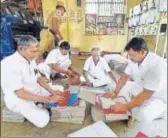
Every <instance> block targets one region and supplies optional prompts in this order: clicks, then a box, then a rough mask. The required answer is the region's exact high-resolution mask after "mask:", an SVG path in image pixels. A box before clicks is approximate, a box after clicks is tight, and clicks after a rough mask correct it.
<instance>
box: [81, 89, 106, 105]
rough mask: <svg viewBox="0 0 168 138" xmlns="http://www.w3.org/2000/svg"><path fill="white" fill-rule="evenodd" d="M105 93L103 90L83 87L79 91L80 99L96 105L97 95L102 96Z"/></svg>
mask: <svg viewBox="0 0 168 138" xmlns="http://www.w3.org/2000/svg"><path fill="white" fill-rule="evenodd" d="M104 92H105V91H104V90H103V89H96V88H89V87H81V88H80V90H79V94H78V97H79V98H81V99H83V100H85V101H87V102H89V103H91V104H93V105H95V99H96V95H97V94H102V93H104Z"/></svg>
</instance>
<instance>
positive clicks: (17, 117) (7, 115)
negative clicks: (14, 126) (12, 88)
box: [2, 107, 25, 123]
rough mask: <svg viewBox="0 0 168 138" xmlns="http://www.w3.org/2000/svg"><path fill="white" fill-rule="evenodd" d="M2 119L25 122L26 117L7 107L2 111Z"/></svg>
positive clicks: (4, 120)
mask: <svg viewBox="0 0 168 138" xmlns="http://www.w3.org/2000/svg"><path fill="white" fill-rule="evenodd" d="M2 121H3V122H20V123H22V122H24V121H25V118H24V116H22V115H21V114H18V113H15V112H13V111H11V110H9V109H7V108H6V107H5V108H4V109H3V111H2Z"/></svg>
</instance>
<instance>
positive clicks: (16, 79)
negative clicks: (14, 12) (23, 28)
mask: <svg viewBox="0 0 168 138" xmlns="http://www.w3.org/2000/svg"><path fill="white" fill-rule="evenodd" d="M38 47H39V43H38V41H37V40H36V39H35V38H34V37H33V36H30V35H26V36H22V37H21V38H20V40H19V41H18V46H17V51H16V52H15V53H14V54H13V55H11V56H8V57H6V58H5V59H3V60H2V62H1V73H2V74H1V87H2V91H3V93H4V101H5V104H6V106H7V108H8V109H10V110H12V111H14V112H17V113H20V114H21V115H23V116H24V117H25V118H26V119H27V120H29V121H30V122H31V123H33V124H34V125H35V126H37V127H40V128H42V127H45V126H46V125H47V124H48V122H49V120H50V118H49V113H48V111H47V110H45V109H43V108H40V107H38V106H36V104H35V102H50V103H59V102H62V101H64V96H63V94H62V93H60V92H59V91H56V85H55V86H52V85H51V86H49V85H48V84H47V83H46V82H45V80H44V79H43V78H42V77H40V76H38V75H39V74H38V71H37V66H36V62H35V60H34V58H35V55H36V53H37V51H38Z"/></svg>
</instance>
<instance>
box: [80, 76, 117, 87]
mask: <svg viewBox="0 0 168 138" xmlns="http://www.w3.org/2000/svg"><path fill="white" fill-rule="evenodd" d="M88 79H89V81H90V82H91V83H93V87H101V86H104V85H108V86H109V87H110V89H111V90H112V89H114V88H115V86H116V85H115V82H114V81H113V80H112V79H111V78H110V76H109V75H104V76H102V77H101V78H98V79H95V78H94V77H92V76H91V75H89V74H88ZM80 81H81V82H85V81H86V80H85V78H84V77H83V76H81V77H80Z"/></svg>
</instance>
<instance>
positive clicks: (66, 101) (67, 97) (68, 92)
mask: <svg viewBox="0 0 168 138" xmlns="http://www.w3.org/2000/svg"><path fill="white" fill-rule="evenodd" d="M64 96H65V100H64V101H63V102H61V103H59V104H58V106H67V104H68V100H69V96H70V90H66V91H64Z"/></svg>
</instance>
